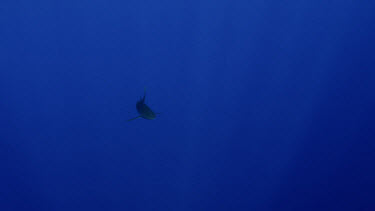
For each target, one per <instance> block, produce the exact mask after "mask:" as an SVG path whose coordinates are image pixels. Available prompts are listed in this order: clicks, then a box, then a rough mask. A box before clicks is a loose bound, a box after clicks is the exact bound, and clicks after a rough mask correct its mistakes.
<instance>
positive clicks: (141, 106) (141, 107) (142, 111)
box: [128, 90, 156, 121]
mask: <svg viewBox="0 0 375 211" xmlns="http://www.w3.org/2000/svg"><path fill="white" fill-rule="evenodd" d="M145 99H146V90H145V93H144V95H143V98H141V99H140V100H138V101H137V104H136V108H137V111H138V113H139V116H137V117H134V118H132V119H129V120H128V121H132V120H135V119H138V118H143V119H148V120H151V119H155V118H156V113H155V112H153V111H152V110H151V108H150V107H148V106H147V105H146V104H145Z"/></svg>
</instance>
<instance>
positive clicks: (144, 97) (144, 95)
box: [142, 87, 146, 102]
mask: <svg viewBox="0 0 375 211" xmlns="http://www.w3.org/2000/svg"><path fill="white" fill-rule="evenodd" d="M145 99H146V87H144V94H143V99H142V100H143V102H144V101H145Z"/></svg>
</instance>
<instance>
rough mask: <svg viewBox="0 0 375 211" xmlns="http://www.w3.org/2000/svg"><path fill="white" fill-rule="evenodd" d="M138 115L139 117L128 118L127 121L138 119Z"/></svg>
mask: <svg viewBox="0 0 375 211" xmlns="http://www.w3.org/2000/svg"><path fill="white" fill-rule="evenodd" d="M140 117H141V116H137V117H134V118H131V119H129V120H128V122H130V121H133V120H135V119H138V118H140Z"/></svg>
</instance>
